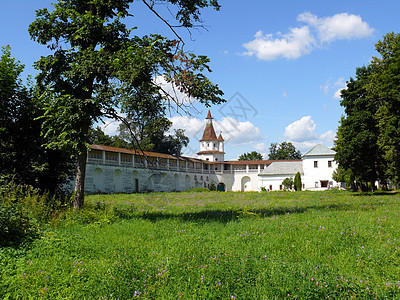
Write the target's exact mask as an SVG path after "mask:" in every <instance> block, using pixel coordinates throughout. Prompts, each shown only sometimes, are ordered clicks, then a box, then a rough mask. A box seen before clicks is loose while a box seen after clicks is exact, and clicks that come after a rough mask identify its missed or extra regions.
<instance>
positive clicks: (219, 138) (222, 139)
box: [218, 131, 225, 141]
mask: <svg viewBox="0 0 400 300" xmlns="http://www.w3.org/2000/svg"><path fill="white" fill-rule="evenodd" d="M218 141H225V140H224V138H223V137H222V131H221V132H220V134H219V136H218Z"/></svg>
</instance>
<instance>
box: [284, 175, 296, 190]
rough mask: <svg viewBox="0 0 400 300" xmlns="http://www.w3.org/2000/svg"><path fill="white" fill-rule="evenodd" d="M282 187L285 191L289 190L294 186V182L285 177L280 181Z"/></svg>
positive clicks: (290, 178)
mask: <svg viewBox="0 0 400 300" xmlns="http://www.w3.org/2000/svg"><path fill="white" fill-rule="evenodd" d="M282 185H283V186H284V188H285V190H289V189H291V188H292V186H293V185H294V181H293V178H292V177H287V178H285V179H284V180H283V181H282Z"/></svg>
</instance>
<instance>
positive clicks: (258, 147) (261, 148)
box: [254, 143, 267, 152]
mask: <svg viewBox="0 0 400 300" xmlns="http://www.w3.org/2000/svg"><path fill="white" fill-rule="evenodd" d="M254 149H255V150H257V151H259V152H263V151H266V150H267V144H265V143H258V144H255V145H254Z"/></svg>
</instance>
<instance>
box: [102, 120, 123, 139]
mask: <svg viewBox="0 0 400 300" xmlns="http://www.w3.org/2000/svg"><path fill="white" fill-rule="evenodd" d="M103 122H104V123H97V125H98V126H99V127H100V128H101V130H103V132H104V133H105V134H107V135H110V136H113V135H118V134H119V133H118V127H119V124H121V122H120V121H117V120H114V119H104V121H103Z"/></svg>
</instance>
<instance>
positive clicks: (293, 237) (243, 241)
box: [0, 191, 400, 299]
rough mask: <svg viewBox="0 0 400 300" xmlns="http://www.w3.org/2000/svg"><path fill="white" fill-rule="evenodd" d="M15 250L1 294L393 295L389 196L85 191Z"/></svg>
mask: <svg viewBox="0 0 400 300" xmlns="http://www.w3.org/2000/svg"><path fill="white" fill-rule="evenodd" d="M86 203H87V205H86V208H85V209H84V210H83V211H81V212H75V213H74V212H67V213H65V214H64V215H62V216H58V217H56V218H55V219H54V221H53V222H52V223H51V224H49V225H48V226H46V227H44V228H43V229H42V234H41V238H39V239H37V240H35V241H34V242H32V243H31V244H28V245H27V246H25V247H21V248H19V249H15V248H3V249H0V268H1V269H0V270H1V274H0V298H2V299H7V298H10V299H29V298H31V299H38V298H43V299H133V298H139V299H180V298H182V299H282V298H297V299H323V298H325V299H327V298H336V299H339V298H340V299H343V298H347V299H349V298H367V299H369V298H371V299H374V298H377V299H382V298H400V253H399V249H400V248H399V247H400V226H399V213H400V194H370V195H360V194H352V193H348V192H341V191H326V192H296V193H295V192H270V193H218V192H203V193H194V192H192V193H189V192H187V193H159V194H156V193H155V194H135V195H93V196H88V197H87V198H86Z"/></svg>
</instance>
